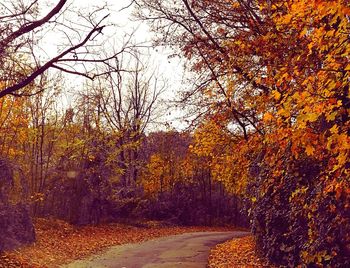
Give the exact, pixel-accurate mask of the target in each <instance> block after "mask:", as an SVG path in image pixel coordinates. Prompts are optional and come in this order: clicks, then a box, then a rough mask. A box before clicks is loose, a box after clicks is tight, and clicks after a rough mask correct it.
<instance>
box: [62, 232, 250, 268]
mask: <svg viewBox="0 0 350 268" xmlns="http://www.w3.org/2000/svg"><path fill="white" fill-rule="evenodd" d="M247 234H249V233H247V232H241V231H234V232H196V233H187V234H181V235H173V236H168V237H162V238H158V239H154V240H150V241H146V242H143V243H139V244H125V245H120V246H114V247H111V248H109V249H108V250H106V251H105V252H102V253H100V254H98V255H94V256H91V257H89V258H87V259H84V260H78V261H75V262H73V263H70V264H68V265H64V266H61V267H62V268H63V267H64V268H106V267H108V268H177V267H179V268H205V267H206V265H207V260H208V256H209V251H210V249H211V248H212V247H214V246H215V245H216V244H219V243H222V242H224V241H226V240H229V239H232V238H237V237H242V236H245V235H247Z"/></svg>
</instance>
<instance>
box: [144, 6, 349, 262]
mask: <svg viewBox="0 0 350 268" xmlns="http://www.w3.org/2000/svg"><path fill="white" fill-rule="evenodd" d="M140 2H142V9H140V10H139V14H138V16H139V17H141V18H144V19H147V20H149V21H151V22H152V26H153V27H154V29H155V30H156V31H157V32H158V33H159V39H158V42H160V43H162V42H163V43H164V42H165V43H168V44H172V45H173V46H174V47H175V48H176V47H177V48H178V49H179V51H181V52H182V54H183V55H184V56H185V57H187V59H188V61H189V63H190V64H191V67H192V70H193V71H194V72H196V73H197V74H198V77H199V83H197V84H196V88H195V89H194V90H191V91H188V92H185V94H184V101H187V103H188V102H190V103H191V104H197V105H199V107H200V108H201V110H200V111H201V112H202V113H203V114H205V122H204V123H203V124H202V125H204V126H202V127H200V128H199V129H198V130H197V131H196V134H195V135H198V136H200V137H201V138H200V139H198V145H196V146H195V149H196V152H197V153H199V154H205V155H207V156H209V157H211V158H213V159H215V160H214V161H213V165H214V166H213V172H214V174H215V173H217V172H218V174H220V175H219V176H216V177H217V179H218V180H223V181H224V182H225V185H227V186H228V189H232V190H233V191H236V192H239V193H240V194H241V195H242V196H245V197H246V198H247V200H248V203H249V207H250V218H251V224H252V230H253V232H254V234H255V235H256V237H257V239H258V240H257V241H258V246H259V247H260V249H261V251H262V253H263V254H264V255H266V256H267V257H269V258H270V260H273V261H275V262H277V263H279V264H284V265H290V266H295V265H297V264H300V263H303V264H306V265H310V266H312V265H330V266H332V267H337V266H342V267H344V266H348V265H349V261H350V260H349V256H350V254H349V253H350V252H349V250H350V240H349V239H350V237H349V233H350V218H349V215H350V214H349V208H350V207H349V204H350V200H349V189H350V185H349V183H350V181H349V177H350V176H349V168H350V166H349V160H348V159H349V150H350V136H349V134H350V129H349V127H350V125H349V124H350V123H349V122H350V121H349V113H350V109H349V108H350V96H349V71H350V65H349V52H350V50H349V48H350V46H349V32H350V23H349V12H350V9H349V5H348V2H347V1H341V0H340V1H303V0H298V1H279V0H276V1H264V0H261V1H259V0H258V1H234V0H232V1H220V0H218V1H206V0H202V1H195V2H192V1H187V0H182V1H175V2H174V1H157V0H144V1H140ZM174 6H175V8H174V9H172V7H174ZM145 9H148V11H147V12H145V11H144V10H145ZM171 29H176V30H175V32H174V34H172V35H169V34H168V33H169V31H170V30H171ZM185 103H186V102H185ZM201 129H204V131H203V134H201V133H202V132H201ZM217 133H221V134H220V139H218V138H216V137H217V136H218V135H217ZM227 137H228V138H227ZM228 140H229V141H228ZM208 143H209V144H211V145H209V146H208ZM209 163H211V162H209ZM215 165H217V166H218V167H215ZM220 172H221V173H220Z"/></svg>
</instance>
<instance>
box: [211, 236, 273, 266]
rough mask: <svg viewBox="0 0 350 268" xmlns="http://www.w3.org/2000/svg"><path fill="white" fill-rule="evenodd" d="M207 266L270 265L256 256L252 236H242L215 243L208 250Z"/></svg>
mask: <svg viewBox="0 0 350 268" xmlns="http://www.w3.org/2000/svg"><path fill="white" fill-rule="evenodd" d="M208 267H209V268H243V267H246V268H253V267H271V268H273V267H274V266H273V265H271V264H269V263H268V262H267V261H266V260H265V259H264V258H260V257H258V255H257V254H256V251H255V241H254V238H253V237H252V236H247V237H242V238H237V239H233V240H231V241H227V242H225V243H222V244H219V245H217V246H216V247H215V248H213V249H212V250H211V252H210V256H209V264H208Z"/></svg>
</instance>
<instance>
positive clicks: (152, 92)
mask: <svg viewBox="0 0 350 268" xmlns="http://www.w3.org/2000/svg"><path fill="white" fill-rule="evenodd" d="M128 62H129V63H128ZM148 64H149V63H148V61H143V60H142V58H141V53H140V52H137V51H136V52H135V53H134V54H133V55H131V57H128V58H120V59H119V60H116V61H115V62H114V65H113V68H114V69H115V70H116V72H109V71H106V73H107V75H106V77H101V78H100V79H99V80H98V82H97V83H95V84H92V88H93V91H94V95H93V98H94V99H95V101H96V104H97V107H98V109H99V110H100V112H101V114H102V115H103V121H104V123H105V125H106V127H107V129H109V130H110V131H111V132H112V133H113V134H114V136H115V143H116V144H115V145H116V148H117V151H116V154H115V155H114V156H113V157H111V158H115V159H114V160H113V161H117V163H116V166H117V167H119V169H120V170H119V172H120V175H121V184H122V185H124V186H132V185H133V186H135V185H136V182H137V179H138V172H139V169H140V163H139V152H138V151H139V146H140V143H141V140H142V137H143V136H144V134H145V130H146V128H147V127H149V125H150V123H152V121H153V120H154V119H155V117H156V116H157V114H156V110H157V108H158V106H157V105H158V103H159V100H160V99H159V96H160V94H161V93H162V92H163V91H164V89H165V86H166V84H165V82H164V81H163V80H162V79H161V77H159V76H158V74H157V72H156V70H154V69H151V67H150V66H148ZM109 68H111V67H109Z"/></svg>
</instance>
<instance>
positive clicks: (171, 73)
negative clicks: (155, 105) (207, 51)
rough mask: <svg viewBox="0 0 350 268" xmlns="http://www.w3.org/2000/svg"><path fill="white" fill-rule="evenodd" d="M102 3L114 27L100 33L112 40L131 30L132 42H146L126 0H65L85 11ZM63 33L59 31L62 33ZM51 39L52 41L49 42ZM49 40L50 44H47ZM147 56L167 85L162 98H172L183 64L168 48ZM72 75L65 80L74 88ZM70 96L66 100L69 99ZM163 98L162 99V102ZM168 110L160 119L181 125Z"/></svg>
mask: <svg viewBox="0 0 350 268" xmlns="http://www.w3.org/2000/svg"><path fill="white" fill-rule="evenodd" d="M46 1H47V3H48V4H49V6H51V7H52V6H53V5H55V4H56V3H57V1H56V0H46ZM104 3H107V5H108V6H109V7H110V17H109V20H110V21H111V22H112V23H114V24H116V25H117V27H113V26H112V27H107V28H105V29H104V36H111V39H114V40H118V41H114V42H121V40H122V39H123V37H124V35H125V34H130V33H132V32H134V31H135V33H134V37H133V40H134V42H136V43H144V42H147V43H148V44H150V42H151V39H152V33H151V32H150V30H149V27H148V26H147V25H146V23H144V22H140V21H135V19H134V20H132V17H131V13H132V10H133V7H129V8H125V7H127V6H129V4H130V1H129V0H119V1H118V0H106V1H100V0H69V1H68V4H71V5H72V8H75V7H77V8H78V9H79V10H81V11H82V12H87V11H88V10H93V9H94V7H96V5H98V6H101V5H103V4H104ZM43 12H44V11H43ZM106 13H107V12H106ZM51 34H52V35H51V36H50V33H49V35H48V36H49V37H48V38H47V40H48V41H46V42H48V45H45V46H44V47H45V51H44V52H45V53H47V54H48V55H50V56H54V55H55V54H57V52H58V51H57V49H58V48H57V46H56V45H55V44H56V43H57V41H58V40H57V38H58V37H57V36H58V35H57V34H56V33H51ZM62 36H63V35H62ZM52 41H54V42H52ZM50 42H52V44H50ZM148 51H149V53H150V57H151V62H152V65H153V67H155V66H158V69H159V73H160V75H162V76H163V77H164V78H165V79H166V80H167V81H168V88H167V90H166V92H165V93H164V95H163V96H162V98H163V99H164V100H165V101H167V100H174V98H175V97H176V94H177V92H178V90H179V88H180V87H181V86H182V84H183V83H182V77H183V68H182V64H181V61H180V59H179V58H172V59H169V58H168V56H169V55H170V54H171V53H172V51H171V50H170V49H169V48H159V47H158V48H154V49H149V50H148ZM67 79H68V80H69V79H72V81H70V82H69V83H67V84H69V85H70V87H72V88H75V87H76V86H77V85H79V84H82V83H81V80H80V79H77V78H76V77H70V78H69V77H68V78H67ZM69 101H70V100H68V102H69ZM165 101H163V103H165ZM169 112H170V110H169V109H167V112H166V114H167V115H166V117H165V119H164V121H167V122H168V123H170V122H171V121H172V125H173V126H174V127H175V128H177V129H181V128H183V127H184V125H183V123H182V122H181V121H180V120H176V118H177V117H179V116H180V112H179V111H177V112H176V111H171V115H170V116H169Z"/></svg>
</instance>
